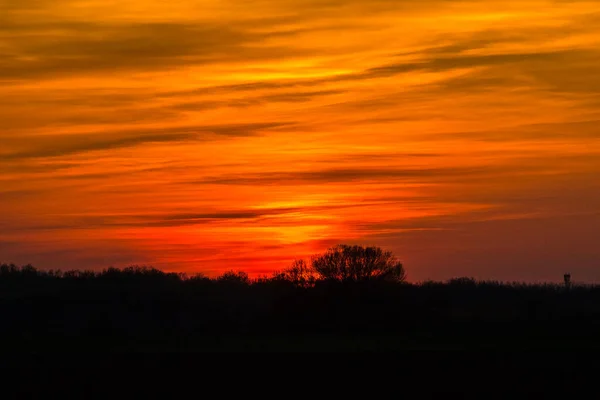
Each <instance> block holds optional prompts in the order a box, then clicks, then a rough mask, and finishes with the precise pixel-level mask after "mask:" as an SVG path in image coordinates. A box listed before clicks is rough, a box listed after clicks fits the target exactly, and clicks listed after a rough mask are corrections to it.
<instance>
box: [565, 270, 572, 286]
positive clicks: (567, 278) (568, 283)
mask: <svg viewBox="0 0 600 400" xmlns="http://www.w3.org/2000/svg"><path fill="white" fill-rule="evenodd" d="M564 280H565V288H567V289H569V288H570V287H571V274H569V273H567V274H565V275H564Z"/></svg>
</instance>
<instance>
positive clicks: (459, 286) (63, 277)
mask: <svg viewBox="0 0 600 400" xmlns="http://www.w3.org/2000/svg"><path fill="white" fill-rule="evenodd" d="M0 313H1V318H2V320H1V321H2V322H1V324H0V338H1V339H2V340H1V341H0V343H1V345H0V346H1V347H2V349H3V351H15V350H17V351H34V352H35V351H40V350H44V349H53V350H55V349H75V350H98V351H148V350H151V351H218V350H244V349H245V350H355V349H365V350H410V349H437V348H444V349H445V348H450V349H454V348H481V349H484V348H501V349H502V348H515V347H517V348H524V347H527V348H531V347H534V348H535V347H542V348H548V347H552V348H586V349H589V348H594V347H597V344H598V343H599V341H598V337H600V336H599V334H600V287H597V286H591V285H590V286H583V285H570V286H569V287H566V286H564V285H554V284H544V285H532V284H523V283H512V284H507V283H500V282H489V281H476V280H474V279H470V278H457V279H453V280H450V281H448V282H424V283H419V284H411V283H407V282H406V281H405V272H404V268H403V267H402V265H401V264H400V263H399V262H398V261H397V260H396V259H395V258H394V257H393V256H392V254H391V253H387V252H384V251H381V250H380V249H378V248H364V247H357V246H353V247H350V246H338V247H335V248H332V249H330V250H329V251H328V252H326V253H325V254H324V255H321V256H317V257H314V258H313V259H312V260H311V262H310V263H306V262H305V261H303V260H297V261H295V262H294V263H293V264H292V265H291V266H290V267H289V268H288V269H286V270H284V271H280V272H277V273H275V274H273V275H272V276H270V277H261V278H258V279H250V278H249V277H248V275H247V274H245V273H243V272H239V271H228V272H226V273H224V274H222V275H221V276H219V277H216V278H208V277H206V276H204V275H201V274H198V275H195V276H187V275H184V274H177V273H166V272H163V271H159V270H157V269H153V268H149V267H144V266H132V267H129V268H125V269H115V268H109V269H106V270H104V271H100V272H92V271H66V272H61V271H42V270H37V269H35V268H34V267H32V266H30V265H28V266H23V267H17V266H15V265H1V266H0Z"/></svg>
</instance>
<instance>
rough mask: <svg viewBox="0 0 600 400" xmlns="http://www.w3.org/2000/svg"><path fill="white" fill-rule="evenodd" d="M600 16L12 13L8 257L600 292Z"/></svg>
mask: <svg viewBox="0 0 600 400" xmlns="http://www.w3.org/2000/svg"><path fill="white" fill-rule="evenodd" d="M596 8H597V7H596V2H594V1H585V0H581V1H558V0H525V1H512V0H510V1H487V2H482V1H476V0H467V1H449V0H427V1H420V2H415V1H392V0H376V1H363V0H350V1H342V0H284V1H280V2H272V1H266V0H252V1H250V2H246V3H244V7H241V6H240V3H239V2H235V1H233V0H225V1H221V0H219V1H217V0H202V1H196V0H185V1H179V2H175V3H173V2H171V3H165V2H160V1H154V0H151V1H144V2H141V1H131V2H125V3H123V2H119V1H116V0H106V1H103V2H95V1H94V2H92V1H87V0H57V1H48V0H18V1H16V0H5V1H3V2H2V3H0V185H1V186H0V198H1V201H0V215H2V216H3V217H2V218H1V219H0V226H1V227H2V232H0V261H8V262H10V261H14V262H18V263H28V262H33V263H36V264H38V266H40V267H53V268H56V267H58V266H61V265H64V266H65V267H66V268H68V267H71V266H75V265H76V266H78V267H79V266H81V267H90V268H100V267H106V266H108V265H111V264H116V265H118V264H124V263H129V262H137V263H152V264H154V265H156V266H158V267H160V268H165V269H169V270H186V271H192V270H194V271H195V270H201V271H205V272H207V273H209V274H217V273H219V272H220V271H223V270H226V269H231V268H240V269H245V270H248V271H249V272H250V273H251V274H259V273H268V272H269V271H272V270H274V269H280V268H282V267H284V266H285V265H286V264H287V263H288V262H289V261H291V259H293V258H295V257H308V256H310V255H311V254H313V253H316V252H320V251H322V250H323V249H325V248H326V247H327V246H329V245H332V244H335V243H339V242H352V243H372V244H377V245H382V246H385V247H388V248H390V249H391V250H393V251H395V252H396V253H398V255H399V257H400V258H401V259H403V261H404V262H405V264H406V266H407V269H408V270H409V273H410V276H411V279H414V280H419V279H426V278H434V279H436V278H440V277H443V278H446V277H449V276H456V275H468V274H471V275H474V276H477V277H481V278H486V277H493V278H497V279H510V280H512V279H520V278H523V279H530V280H536V279H553V278H554V277H556V276H558V277H559V278H560V276H559V275H560V274H558V273H559V272H560V271H561V269H562V268H564V264H565V263H566V262H568V260H569V259H568V254H569V249H572V253H573V254H574V255H573V260H575V261H574V262H576V265H574V266H573V267H572V268H570V271H571V272H572V273H573V275H574V276H576V277H578V278H577V279H582V280H584V279H587V280H597V279H600V276H598V275H597V274H596V273H595V272H594V271H595V269H594V268H595V264H597V260H598V258H597V257H598V256H599V255H598V253H597V251H596V250H595V247H594V246H595V245H593V244H592V241H591V239H590V235H592V234H593V232H594V227H596V226H597V222H598V217H597V210H596V206H595V204H597V202H598V201H599V200H600V197H599V196H600V188H599V186H598V184H597V183H596V182H597V179H596V177H597V176H598V174H599V173H600V132H599V131H598V129H599V128H598V127H599V126H600V124H599V121H600V113H599V112H598V110H599V108H598V106H599V105H600V81H599V80H598V79H599V78H598V74H597V73H596V71H597V70H598V69H599V68H600V50H598V49H599V47H598V43H599V40H600V34H599V33H598V31H597V29H595V27H596V26H597V25H598V22H600V13H598V12H597V11H596ZM560 232H564V235H568V238H567V239H564V235H563V236H561V234H560ZM544 249H545V251H544ZM575 253H576V254H575ZM486 255H488V256H489V257H487V256H486ZM486 257H487V258H486ZM507 263H510V267H506V264H507ZM557 274H558V275H557ZM579 277H581V278H579Z"/></svg>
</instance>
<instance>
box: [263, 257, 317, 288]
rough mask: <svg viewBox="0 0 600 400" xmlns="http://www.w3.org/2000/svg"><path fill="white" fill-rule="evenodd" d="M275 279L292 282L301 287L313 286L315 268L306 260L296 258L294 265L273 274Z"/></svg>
mask: <svg viewBox="0 0 600 400" xmlns="http://www.w3.org/2000/svg"><path fill="white" fill-rule="evenodd" d="M273 279H275V280H282V281H286V282H290V283H292V284H294V285H296V286H299V287H311V286H313V285H314V284H315V280H316V276H315V272H314V270H313V269H312V268H311V267H310V266H309V265H308V264H306V261H304V260H294V261H293V262H292V265H291V266H290V267H289V268H287V269H284V270H283V271H281V272H277V273H275V274H274V275H273Z"/></svg>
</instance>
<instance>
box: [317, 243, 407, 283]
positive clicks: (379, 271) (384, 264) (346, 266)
mask: <svg viewBox="0 0 600 400" xmlns="http://www.w3.org/2000/svg"><path fill="white" fill-rule="evenodd" d="M312 268H313V269H314V271H315V272H316V274H317V275H318V276H319V277H320V278H321V279H324V280H330V281H339V282H366V281H380V282H403V281H404V280H405V279H406V272H405V271H404V267H403V266H402V264H401V263H400V262H398V260H396V258H395V257H394V255H393V254H392V253H391V252H389V251H383V250H382V249H381V248H379V247H363V246H348V245H338V246H335V247H332V248H330V249H329V250H327V251H326V252H325V254H323V255H320V256H316V257H313V259H312Z"/></svg>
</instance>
